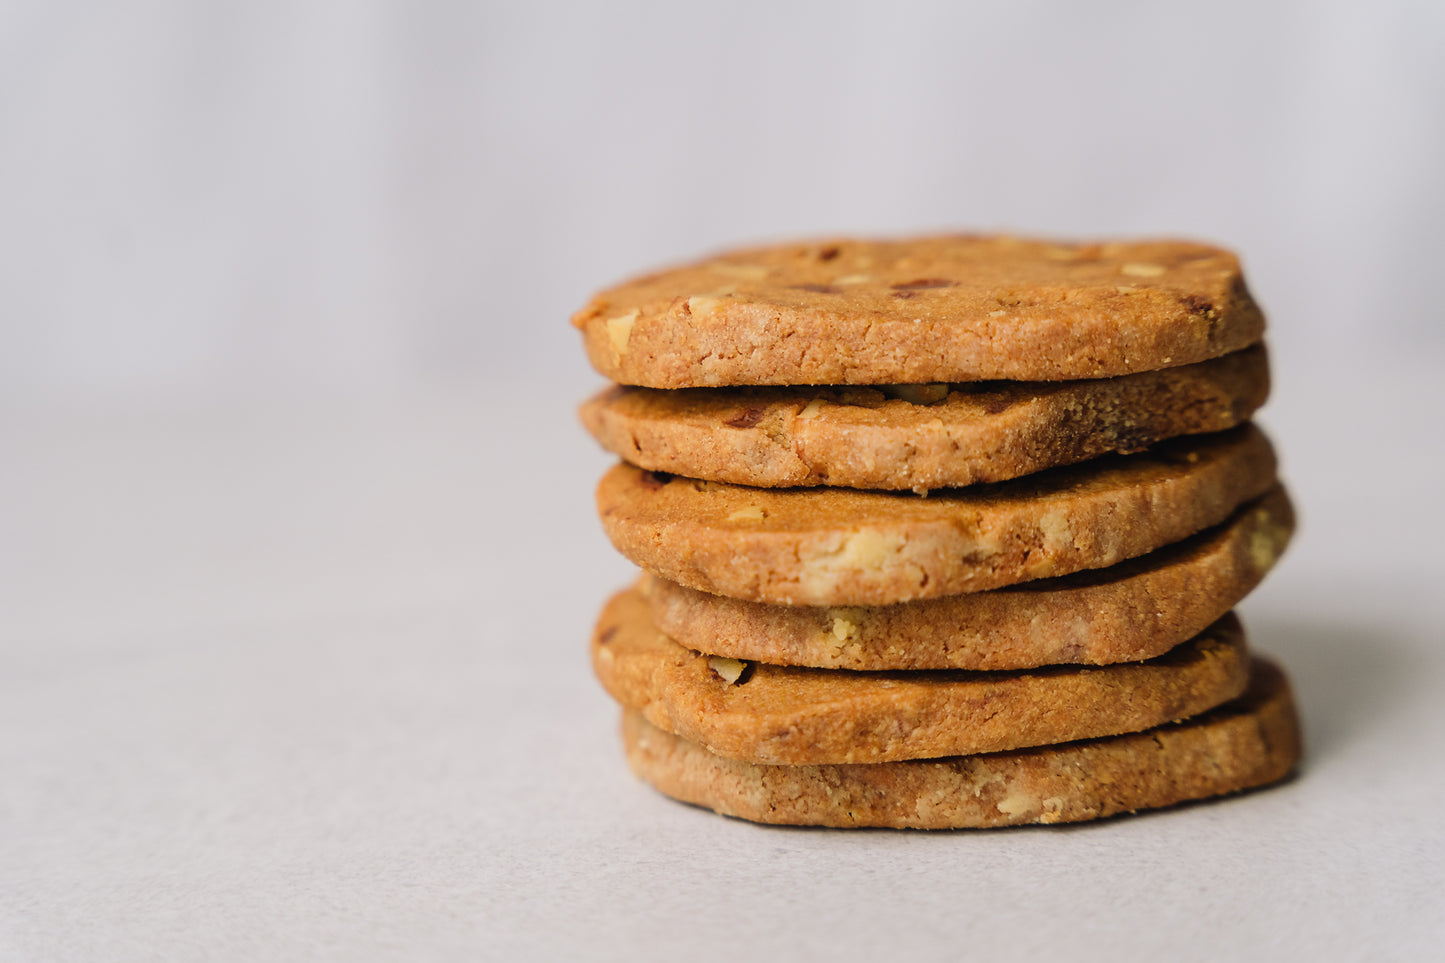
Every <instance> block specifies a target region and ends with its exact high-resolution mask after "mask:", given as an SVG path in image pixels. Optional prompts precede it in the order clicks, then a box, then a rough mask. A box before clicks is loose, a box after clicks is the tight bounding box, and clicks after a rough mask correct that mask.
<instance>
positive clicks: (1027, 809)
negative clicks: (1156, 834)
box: [623, 659, 1300, 829]
mask: <svg viewBox="0 0 1445 963" xmlns="http://www.w3.org/2000/svg"><path fill="white" fill-rule="evenodd" d="M623 741H624V743H625V745H626V748H627V758H628V761H629V763H630V764H631V765H632V769H633V771H634V772H635V773H637V774H638V775H639V776H640V777H642V778H643V779H644V780H646V781H647V782H649V783H651V784H652V785H653V786H654V787H656V788H657V789H658V790H660V791H661V792H663V793H665V794H666V795H668V796H671V797H673V798H674V799H679V800H682V801H683V802H689V803H694V804H696V805H699V806H705V807H708V808H710V809H713V810H715V811H717V812H719V813H723V814H725V815H729V816H737V817H740V818H742V819H749V820H752V821H754V822H761V823H776V824H782V825H794V826H835V827H864V826H876V827H891V828H898V829H905V828H906V829H963V828H986V827H994V826H1010V825H1019V824H1025V823H1067V822H1079V821H1083V820H1089V819H1099V818H1103V817H1106V816H1112V815H1114V814H1116V813H1123V812H1132V811H1135V810H1140V809H1154V808H1158V807H1162V806H1171V805H1174V804H1176V803H1181V802H1186V801H1189V800H1195V799H1203V798H1205V797H1208V796H1217V795H1221V794H1224V793H1230V792H1236V791H1238V790H1242V789H1249V788H1253V787H1256V786H1262V785H1265V784H1267V783H1271V782H1275V781H1277V780H1279V779H1283V778H1284V777H1285V776H1286V775H1288V774H1289V772H1290V771H1291V770H1292V769H1293V768H1294V766H1295V764H1296V763H1297V762H1298V760H1299V756H1300V732H1299V723H1298V720H1297V718H1296V716H1295V710H1294V703H1293V701H1292V699H1291V697H1290V691H1289V684H1288V683H1287V682H1286V681H1285V678H1284V675H1283V674H1282V673H1281V672H1280V670H1279V669H1278V668H1276V667H1275V666H1274V665H1273V664H1271V663H1269V662H1265V661H1263V660H1259V659H1256V660H1255V661H1254V668H1253V673H1252V678H1251V682H1250V686H1249V689H1248V691H1247V692H1246V693H1245V694H1244V695H1243V696H1242V697H1241V698H1240V699H1238V700H1236V701H1234V702H1230V703H1227V704H1225V705H1223V706H1220V707H1219V708H1218V709H1215V710H1213V711H1212V712H1209V713H1206V714H1204V715H1202V716H1196V717H1195V718H1193V719H1189V720H1187V721H1185V722H1183V723H1179V724H1175V725H1167V726H1161V727H1160V728H1157V729H1152V730H1148V731H1145V732H1139V733H1131V734H1129V735H1122V736H1113V737H1109V738H1105V739H1095V740H1090V741H1087V742H1075V743H1069V744H1067V745H1062V746H1045V747H1041V748H1036V749H1023V750H1016V751H1013V752H1003V753H994V754H991V755H984V756H962V757H956V758H953V759H946V760H913V761H908V762H886V763H877V764H871V765H869V764H865V765H823V766H769V765H759V764H757V763H749V762H742V761H740V760H736V759H727V758H724V757H722V756H718V755H714V754H713V753H710V752H708V751H707V750H706V749H703V748H702V747H701V746H698V745H696V744H695V743H691V742H688V741H687V740H685V739H682V738H680V737H678V736H675V735H672V734H671V733H667V732H664V731H662V730H661V729H658V728H656V727H654V726H652V725H651V724H649V723H648V722H647V721H646V720H645V719H643V718H642V716H641V715H639V714H638V713H636V712H626V713H625V714H624V716H623Z"/></svg>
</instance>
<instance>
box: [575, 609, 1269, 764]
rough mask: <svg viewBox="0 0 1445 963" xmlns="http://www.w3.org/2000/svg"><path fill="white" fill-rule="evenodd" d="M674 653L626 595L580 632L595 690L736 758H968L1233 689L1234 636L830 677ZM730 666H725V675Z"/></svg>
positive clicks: (1162, 711) (1208, 634) (1164, 713)
mask: <svg viewBox="0 0 1445 963" xmlns="http://www.w3.org/2000/svg"><path fill="white" fill-rule="evenodd" d="M726 661H727V662H733V663H735V666H736V667H735V668H734V667H723V668H721V669H720V668H719V666H717V665H716V664H715V663H716V662H717V658H716V657H715V656H707V655H703V654H702V653H700V652H694V651H692V650H691V649H685V648H683V647H682V646H680V645H678V644H677V643H676V642H673V641H672V640H671V639H669V638H667V636H665V635H662V634H661V633H660V632H658V631H657V630H656V629H655V628H654V627H653V625H652V620H651V618H650V616H649V613H648V608H647V603H646V602H645V601H644V600H643V599H642V597H641V595H640V594H639V593H638V592H637V591H636V590H635V589H632V590H628V591H625V592H622V593H620V594H618V595H616V596H614V597H613V599H612V600H611V601H610V602H608V604H607V606H606V607H605V608H604V609H603V611H602V616H601V618H600V619H599V620H598V623H597V628H596V631H595V632H594V633H593V635H592V664H593V669H594V671H595V672H596V673H597V677H598V679H600V680H601V682H602V685H603V687H604V688H606V689H607V691H608V693H609V694H611V696H612V697H613V698H614V699H616V700H617V701H618V702H620V703H621V704H622V705H624V706H626V707H627V708H630V709H636V710H638V711H639V712H641V713H642V715H643V717H644V718H646V719H647V721H648V722H650V723H652V724H653V725H655V726H657V727H659V728H661V729H666V730H667V731H669V732H672V733H675V734H677V735H680V736H682V737H683V738H685V739H688V740H690V741H692V742H696V743H698V744H699V745H701V746H703V747H704V748H706V749H708V750H709V751H711V752H715V753H717V754H718V755H721V756H728V757H730V758H734V759H743V760H746V761H748V762H762V763H782V764H789V765H806V764H813V763H854V762H892V761H896V760H901V759H933V758H937V757H940V756H957V755H974V754H977V753H983V752H998V751H1000V750H1005V749H1017V748H1020V747H1023V746H1041V745H1053V744H1055V743H1060V742H1073V741H1075V740H1078V739H1092V738H1096V737H1098V736H1112V735H1117V734H1118V733H1121V732H1138V731H1140V730H1141V729H1148V728H1151V727H1153V726H1157V725H1161V724H1163V723H1166V722H1173V721H1175V720H1178V719H1183V718H1187V717H1189V716H1193V715H1198V714H1199V713H1201V712H1204V711H1206V710H1208V709H1212V708H1214V707H1215V706H1217V705H1219V704H1220V703H1221V702H1226V701H1228V700H1229V699H1233V698H1234V697H1236V696H1238V695H1239V694H1240V693H1241V692H1243V691H1244V687H1245V684H1246V682H1247V681H1248V674H1249V658H1248V656H1247V655H1246V653H1245V643H1244V633H1243V631H1242V630H1241V629H1240V627H1239V622H1238V620H1236V619H1235V618H1234V617H1233V616H1232V615H1230V616H1226V617H1225V618H1224V619H1222V620H1220V621H1219V622H1217V623H1215V624H1214V625H1213V626H1211V627H1210V628H1209V629H1207V630H1206V631H1205V632H1204V633H1202V634H1201V635H1199V636H1197V637H1195V638H1194V639H1191V640H1190V641H1188V642H1185V643H1184V644H1182V645H1180V646H1177V647H1175V648H1174V649H1173V650H1171V651H1169V652H1167V653H1165V654H1164V655H1162V656H1160V657H1158V658H1157V659H1153V660H1151V661H1148V662H1131V663H1125V664H1123V665H1111V666H1102V667H1098V666H1095V667H1088V668H1043V669H1034V670H1025V671H1021V672H1014V673H1000V672H962V671H956V670H955V671H951V672H886V673H879V672H866V673H865V672H838V671H835V670H832V669H808V668H799V667H796V666H795V667H784V666H775V665H767V664H763V663H753V664H747V665H745V664H744V663H742V662H739V661H737V660H732V659H729V660H726ZM729 668H734V671H728V669H729Z"/></svg>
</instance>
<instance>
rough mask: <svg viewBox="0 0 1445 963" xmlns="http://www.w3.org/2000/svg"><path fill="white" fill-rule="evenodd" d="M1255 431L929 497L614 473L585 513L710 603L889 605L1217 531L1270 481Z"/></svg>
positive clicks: (1271, 461)
mask: <svg viewBox="0 0 1445 963" xmlns="http://www.w3.org/2000/svg"><path fill="white" fill-rule="evenodd" d="M1274 475H1275V458H1274V452H1273V450H1272V449H1271V448H1270V445H1269V442H1268V441H1267V440H1266V439H1265V437H1264V435H1263V434H1262V433H1261V432H1260V431H1259V430H1258V429H1257V428H1255V427H1254V426H1253V425H1242V426H1240V427H1239V428H1235V429H1232V430H1231V431H1228V432H1224V433H1220V434H1215V435H1201V436H1194V437H1190V438H1186V439H1175V440H1173V441H1168V442H1164V443H1162V444H1160V445H1157V446H1155V447H1154V448H1152V449H1150V450H1149V451H1147V452H1142V453H1139V454H1135V455H1127V456H1106V457H1105V458H1100V459H1095V460H1094V461H1091V462H1088V463H1086V464H1084V465H1077V466H1073V467H1068V468H1057V469H1053V470H1051V471H1048V472H1040V473H1038V474H1035V475H1030V476H1027V477H1025V478H1020V479H1015V480H1013V481H1009V482H1001V483H999V484H997V485H991V486H975V487H973V488H967V489H949V490H946V491H944V492H938V493H935V494H932V495H930V496H928V497H926V498H924V497H920V496H917V495H912V494H898V493H890V492H861V491H853V490H849V489H837V488H804V489H758V488H745V487H742V486H736V485H726V484H723V483H719V482H704V481H696V480H692V479H685V478H678V477H672V476H666V475H658V474H655V473H652V472H645V471H642V470H641V469H638V468H634V467H632V466H630V465H627V464H619V465H617V466H615V467H613V468H612V469H611V470H610V471H608V472H607V473H606V474H605V475H604V476H603V478H602V481H601V484H600V485H599V486H598V490H597V506H598V511H599V514H600V515H601V517H602V523H603V527H604V528H605V529H606V531H607V534H608V536H609V537H610V538H611V540H612V543H613V545H615V546H616V547H617V549H618V551H620V552H622V554H623V555H625V556H627V557H628V558H629V559H631V560H632V561H633V562H635V563H636V564H637V565H639V566H641V567H642V568H643V569H644V570H645V571H647V572H649V573H651V574H653V575H657V576H659V577H661V578H665V579H668V580H669V581H673V582H677V583H679V584H682V585H686V586H688V587H689V588H695V589H699V590H701V591H704V592H709V593H711V594H714V595H727V596H731V597H733V598H740V599H745V600H748V601H754V602H768V603H772V604H782V605H888V604H892V603H895V602H906V601H910V600H913V599H924V598H938V597H941V596H946V595H957V594H961V593H965V592H977V591H982V590H985V589H992V588H998V587H1000V586H1003V585H1011V584H1015V583H1018V582H1025V581H1030V580H1032V579H1036V578H1046V577H1049V576H1055V575H1065V574H1068V573H1070V572H1075V571H1079V570H1081V569H1088V568H1102V567H1105V566H1108V565H1113V564H1115V563H1116V562H1119V561H1122V560H1124V559H1126V558H1133V557H1135V556H1138V555H1143V554H1145V553H1146V552H1150V551H1153V550H1154V549H1157V548H1160V547H1162V546H1164V545H1168V544H1170V543H1172V542H1176V541H1179V540H1181V539H1183V538H1186V537H1188V536H1190V535H1192V534H1194V533H1195V532H1198V531H1201V530H1202V529H1205V528H1208V527H1210V526H1213V525H1217V524H1219V523H1220V522H1222V521H1224V519H1226V518H1228V517H1229V515H1230V514H1231V513H1233V512H1234V510H1235V509H1236V508H1237V507H1238V506H1239V505H1240V504H1242V503H1243V502H1245V501H1247V500H1249V499H1252V498H1255V497H1257V496H1259V495H1261V494H1263V493H1264V492H1265V491H1266V490H1267V489H1269V488H1270V487H1271V485H1273V483H1274Z"/></svg>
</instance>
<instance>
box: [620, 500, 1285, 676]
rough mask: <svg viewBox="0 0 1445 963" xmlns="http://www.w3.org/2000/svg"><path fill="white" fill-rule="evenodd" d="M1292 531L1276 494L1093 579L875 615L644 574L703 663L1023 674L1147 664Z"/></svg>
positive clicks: (666, 626) (1220, 609) (1253, 573)
mask: <svg viewBox="0 0 1445 963" xmlns="http://www.w3.org/2000/svg"><path fill="white" fill-rule="evenodd" d="M1293 530H1294V512H1293V509H1292V508H1291V506H1290V502H1289V499H1288V497H1287V496H1286V495H1285V492H1284V489H1283V488H1282V487H1280V486H1278V485H1276V486H1275V487H1274V488H1272V489H1271V490H1270V491H1269V492H1267V493H1266V494H1265V495H1264V496H1262V497H1261V498H1259V499H1256V500H1255V501H1253V502H1251V503H1250V504H1248V505H1245V506H1243V507H1241V508H1240V509H1239V510H1238V511H1236V512H1235V514H1234V516H1233V517H1232V518H1231V519H1230V520H1229V521H1228V522H1226V523H1225V524H1224V525H1222V526H1220V527H1217V528H1215V529H1211V530H1209V531H1207V532H1201V533H1200V534H1198V535H1195V536H1192V537H1191V538H1189V539H1188V540H1186V541H1184V542H1179V543H1175V544H1174V545H1169V546H1166V547H1164V548H1162V549H1159V550H1157V551H1155V552H1151V553H1150V554H1148V555H1144V556H1141V557H1139V558H1136V559H1132V560H1129V561H1125V562H1121V563H1119V564H1118V565H1114V566H1110V567H1109V568H1105V569H1093V570H1091V571H1087V572H1079V573H1076V574H1074V575H1067V576H1063V577H1061V578H1053V579H1040V580H1038V581H1035V582H1026V583H1024V584H1022V585H1016V586H1012V587H1008V588H1002V589H996V590H994V591H992V592H974V593H971V594H968V595H951V596H947V597H944V598H938V599H927V600H923V601H915V602H904V603H902V604H899V605H884V606H876V607H838V606H786V605H767V604H764V603H761V602H746V601H743V600H741V599H731V598H728V597H726V596H722V595H709V594H708V593H706V592H699V591H697V590H696V589H690V588H686V587H685V586H681V585H678V584H676V583H674V582H668V581H665V580H662V579H658V578H654V577H653V576H644V578H643V580H642V582H641V585H642V591H643V595H644V597H645V598H647V600H648V602H649V605H650V611H651V614H652V620H653V623H654V624H655V625H656V626H657V628H658V630H659V631H661V632H663V633H664V634H666V635H668V636H670V637H672V638H673V639H674V640H676V641H677V642H678V643H679V644H680V645H684V646H686V647H687V648H690V649H696V650H698V651H700V652H706V653H709V654H712V655H721V656H727V657H730V658H734V659H742V660H746V661H757V662H768V663H773V664H776V665H804V666H816V667H819V668H828V669H853V670H872V671H877V670H897V669H974V670H1000V669H1005V670H1006V669H1031V668H1035V667H1037V666H1041V665H1061V664H1069V665H1073V664H1084V665H1107V664H1110V663H1115V662H1137V661H1142V660H1144V659H1152V658H1154V657H1155V656H1157V655H1161V654H1163V653H1164V652H1167V651H1169V650H1170V649H1172V648H1173V647H1174V646H1176V645H1178V644H1179V643H1180V642H1183V641H1184V640H1185V639H1189V638H1192V637H1193V636H1195V635H1197V634H1198V633H1200V632H1202V631H1204V629H1205V628H1206V627H1207V626H1209V625H1210V624H1212V623H1213V622H1214V621H1216V620H1217V619H1219V618H1220V617H1221V616H1223V615H1224V613H1226V612H1228V611H1229V610H1230V609H1232V608H1234V606H1235V605H1236V604H1238V603H1239V601H1240V600H1241V599H1243V598H1244V597H1245V596H1246V595H1248V594H1249V593H1250V592H1251V591H1253V589H1254V588H1255V586H1257V585H1258V584H1259V582H1260V580H1261V579H1263V578H1264V576H1265V574H1266V573H1267V572H1268V571H1269V570H1270V568H1272V567H1273V566H1274V563H1275V562H1276V561H1277V560H1278V558H1279V556H1280V554H1281V553H1283V551H1284V549H1285V546H1286V545H1287V544H1288V542H1289V538H1290V535H1291V533H1292V532H1293Z"/></svg>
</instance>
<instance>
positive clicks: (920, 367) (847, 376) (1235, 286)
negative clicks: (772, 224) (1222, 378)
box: [572, 236, 1264, 388]
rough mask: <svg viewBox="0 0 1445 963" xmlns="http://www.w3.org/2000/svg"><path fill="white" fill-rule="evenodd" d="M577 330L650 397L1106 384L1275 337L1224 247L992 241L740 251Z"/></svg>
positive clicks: (677, 273)
mask: <svg viewBox="0 0 1445 963" xmlns="http://www.w3.org/2000/svg"><path fill="white" fill-rule="evenodd" d="M572 322H573V324H574V325H576V326H577V327H578V328H579V329H581V331H582V335H583V342H584V345H585V347H586V351H587V355H588V357H589V359H590V360H591V362H592V364H593V366H594V367H595V368H596V369H597V370H598V371H599V372H601V373H602V374H604V375H606V376H607V377H608V378H610V379H611V380H613V381H616V382H619V383H621V384H629V385H643V386H647V387H653V388H684V387H715V386H721V385H761V384H793V385H802V384H827V385H861V384H913V383H927V382H965V381H989V380H1015V381H1056V380H1068V379H1075V378H1103V377H1113V376H1116V375H1122V374H1130V373H1133V372H1138V371H1151V370H1154V369H1156V368H1165V367H1169V366H1172V365H1183V364H1192V363H1194V362H1197V361H1203V360H1205V359H1208V358H1215V357H1219V356H1220V355H1224V354H1228V353H1229V352H1232V351H1238V350H1240V349H1242V348H1245V347H1247V346H1249V345H1251V344H1254V343H1255V342H1257V341H1258V340H1259V339H1260V336H1261V334H1262V333H1263V330H1264V319H1263V316H1262V315H1261V313H1260V311H1259V308H1258V307H1257V306H1256V305H1255V303H1254V300H1253V299H1252V298H1251V297H1250V295H1249V292H1248V290H1247V289H1246V287H1245V285H1244V281H1243V277H1242V275H1241V272H1240V267H1239V261H1238V259H1237V258H1236V257H1235V256H1234V255H1233V254H1231V253H1230V252H1228V251H1225V250H1222V249H1220V248H1216V247H1211V246H1208V245H1204V244H1196V243H1190V242H1183V241H1142V242H1127V243H1103V244H1068V243H1057V242H1052V241H1039V240H1025V239H1020V238H1015V237H983V236H938V237H924V238H916V239H912V240H902V241H852V240H840V241H825V242H817V243H797V244H784V245H779V246H775V247H763V248H753V249H748V250H740V251H735V252H732V253H728V254H724V255H721V256H718V257H714V258H711V259H708V260H704V261H701V262H698V263H695V264H691V265H686V266H683V267H678V268H673V269H671V270H665V271H660V272H657V273H654V274H650V275H647V276H645V277H641V278H637V279H635V280H633V281H629V282H627V283H624V284H621V285H619V286H617V287H614V288H611V289H609V290H606V291H603V292H601V293H599V294H598V295H596V296H595V297H594V298H593V299H592V300H591V301H590V302H589V303H588V304H587V305H586V306H585V307H584V308H583V309H582V310H580V311H578V312H577V314H575V315H574V316H573V318H572Z"/></svg>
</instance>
